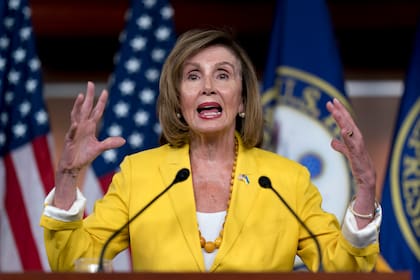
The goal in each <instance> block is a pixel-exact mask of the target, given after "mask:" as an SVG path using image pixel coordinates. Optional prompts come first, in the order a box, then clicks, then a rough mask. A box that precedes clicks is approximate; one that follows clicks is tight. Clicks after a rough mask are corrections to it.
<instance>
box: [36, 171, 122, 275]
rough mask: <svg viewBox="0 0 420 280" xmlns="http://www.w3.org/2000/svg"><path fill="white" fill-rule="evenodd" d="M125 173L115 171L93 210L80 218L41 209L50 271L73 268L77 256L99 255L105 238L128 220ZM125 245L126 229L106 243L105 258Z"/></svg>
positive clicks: (91, 256)
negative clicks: (61, 216) (83, 217)
mask: <svg viewBox="0 0 420 280" xmlns="http://www.w3.org/2000/svg"><path fill="white" fill-rule="evenodd" d="M128 164H129V163H125V164H124V165H128ZM122 170H123V168H122ZM127 177H128V176H127V174H125V173H124V172H119V173H117V174H116V175H115V176H114V178H113V180H112V183H111V185H110V186H109V189H108V191H107V193H106V195H105V196H104V197H103V198H102V199H99V200H98V201H96V203H95V209H94V212H93V213H92V214H91V215H89V216H88V217H87V218H85V219H83V220H82V219H80V218H78V219H66V218H64V219H62V218H60V216H58V217H57V216H56V215H51V214H49V213H51V211H46V209H45V210H44V213H43V215H42V217H41V220H40V225H41V226H42V227H43V228H44V242H45V248H46V251H47V255H48V261H49V264H50V267H51V270H52V271H72V270H74V262H75V260H77V259H78V258H81V257H86V258H94V257H99V255H100V253H101V250H102V248H103V245H104V243H105V242H106V240H107V239H108V238H109V237H110V236H111V235H112V234H113V233H114V232H115V231H116V230H118V229H119V228H120V227H121V226H122V225H123V224H125V222H126V221H127V220H128V210H127V209H128V208H127V195H128V194H127V193H128V190H127V189H128V188H127V186H126V185H125V183H126V182H127ZM122 186H124V187H122ZM47 207H52V206H48V205H45V208H47ZM127 247H128V230H127V229H124V230H123V231H122V232H121V234H119V235H118V236H117V237H116V238H115V239H114V240H113V242H111V243H110V244H109V247H108V248H107V250H106V254H105V258H107V259H112V258H113V257H114V256H115V255H116V254H118V253H119V252H121V251H122V250H124V249H125V248H127Z"/></svg>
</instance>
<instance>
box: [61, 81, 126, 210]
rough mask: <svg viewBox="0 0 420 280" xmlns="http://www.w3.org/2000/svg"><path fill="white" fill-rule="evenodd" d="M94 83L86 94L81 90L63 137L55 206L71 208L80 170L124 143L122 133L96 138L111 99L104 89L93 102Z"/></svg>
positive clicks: (88, 87) (89, 85)
mask: <svg viewBox="0 0 420 280" xmlns="http://www.w3.org/2000/svg"><path fill="white" fill-rule="evenodd" d="M94 97H95V85H94V84H93V83H92V82H88V84H87V89H86V94H85V95H84V94H82V93H80V94H79V95H78V96H77V98H76V101H75V102H74V105H73V109H72V111H71V116H70V120H71V124H70V128H69V130H68V131H67V133H66V135H65V139H64V148H63V151H62V154H61V157H60V159H59V162H58V166H57V170H56V177H55V179H56V182H55V184H56V191H55V196H54V202H53V203H54V206H56V207H58V208H62V209H69V208H70V206H71V205H72V204H73V202H74V200H75V199H76V183H77V177H78V175H79V172H80V170H81V169H82V168H84V167H85V166H87V165H88V164H90V163H91V162H92V161H93V160H94V159H95V158H96V157H97V156H99V155H100V154H101V153H102V152H104V151H106V150H108V149H114V148H118V147H120V146H122V145H124V143H125V140H124V139H123V138H122V137H108V138H106V139H104V140H103V141H99V140H98V139H97V138H96V132H97V126H98V123H99V121H100V119H101V117H102V114H103V112H104V109H105V105H106V102H107V100H108V92H107V91H106V90H103V91H102V93H101V95H100V96H99V99H98V101H97V103H96V105H95V106H93V105H94Z"/></svg>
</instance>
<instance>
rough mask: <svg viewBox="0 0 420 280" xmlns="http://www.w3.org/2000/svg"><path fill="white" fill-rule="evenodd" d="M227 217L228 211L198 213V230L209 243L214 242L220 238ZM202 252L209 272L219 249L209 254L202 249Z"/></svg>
mask: <svg viewBox="0 0 420 280" xmlns="http://www.w3.org/2000/svg"><path fill="white" fill-rule="evenodd" d="M225 216H226V211H221V212H214V213H204V212H197V220H198V228H199V229H200V232H201V236H203V237H204V238H205V239H206V240H207V241H214V240H215V239H216V238H217V237H218V236H219V233H220V230H221V229H222V226H223V222H224V221H225ZM201 251H202V252H203V256H204V266H205V267H206V270H207V271H208V270H210V267H211V265H212V264H213V261H214V258H215V257H216V254H217V252H218V249H216V250H214V251H213V252H212V253H207V252H206V251H205V250H204V249H201Z"/></svg>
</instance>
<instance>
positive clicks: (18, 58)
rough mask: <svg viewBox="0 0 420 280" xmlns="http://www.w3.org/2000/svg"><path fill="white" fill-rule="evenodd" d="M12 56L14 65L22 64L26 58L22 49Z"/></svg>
mask: <svg viewBox="0 0 420 280" xmlns="http://www.w3.org/2000/svg"><path fill="white" fill-rule="evenodd" d="M12 56H13V58H14V59H15V61H16V63H19V62H22V61H23V60H24V59H25V57H26V51H25V50H24V49H22V48H18V49H17V50H15V51H14V52H13V55H12Z"/></svg>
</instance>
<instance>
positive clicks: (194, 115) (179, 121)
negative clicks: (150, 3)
mask: <svg viewBox="0 0 420 280" xmlns="http://www.w3.org/2000/svg"><path fill="white" fill-rule="evenodd" d="M93 99H94V87H93V84H92V83H88V87H87V93H86V96H84V95H82V94H80V95H79V96H78V97H77V98H76V101H75V104H74V107H73V110H72V113H71V127H70V129H69V131H68V133H67V135H66V139H65V144H64V150H63V153H62V156H61V159H60V161H59V164H58V167H57V171H56V188H55V190H54V191H53V192H52V193H50V194H49V196H48V197H47V199H46V207H45V211H44V215H43V216H42V218H41V225H42V226H43V227H44V228H45V240H46V248H47V252H48V256H49V261H50V264H51V268H52V270H72V269H73V264H74V261H75V260H76V259H78V258H81V257H94V256H96V257H97V256H98V255H99V253H100V251H101V249H102V247H103V245H104V243H105V241H106V240H107V239H108V238H109V236H110V235H111V234H112V233H113V232H115V231H116V230H117V229H118V228H119V227H121V225H123V224H124V223H126V222H127V221H128V220H129V219H130V218H132V217H133V216H134V215H135V214H136V213H137V212H138V211H139V210H140V209H141V208H142V207H144V206H145V205H146V204H147V203H149V202H150V201H151V200H152V199H153V198H154V197H156V196H157V195H158V194H159V193H160V192H161V191H162V190H164V189H165V187H166V186H168V185H169V184H170V183H171V182H172V180H173V178H174V176H175V174H176V173H177V171H178V170H180V169H181V168H188V169H189V170H190V171H191V176H190V177H189V178H188V179H187V180H186V181H183V182H180V183H177V184H176V185H174V186H173V187H172V188H171V189H170V190H169V191H168V192H167V193H165V195H163V196H162V197H160V198H159V199H158V200H157V201H155V202H154V204H153V205H151V206H150V207H149V208H148V209H147V210H146V211H144V212H143V213H142V214H141V215H140V216H138V217H137V218H136V219H135V220H134V221H133V222H132V223H131V224H130V226H129V227H126V228H125V229H124V230H123V231H122V232H121V234H119V235H117V236H116V237H115V239H114V240H113V241H112V242H111V243H110V245H109V247H108V249H107V251H106V258H113V257H114V256H115V255H116V254H117V253H119V252H120V251H122V250H124V249H125V248H127V247H128V246H130V248H131V252H132V259H133V269H134V270H135V271H191V272H194V271H214V272H220V271H290V270H292V269H293V263H294V257H295V255H296V254H297V255H299V256H300V257H301V259H302V260H303V262H304V263H305V264H306V266H307V267H308V268H309V269H310V270H312V271H317V270H318V268H319V256H318V250H317V246H316V242H315V241H314V239H313V238H311V237H310V236H309V234H308V232H307V231H306V230H305V229H304V228H303V227H302V226H301V225H300V224H299V223H298V222H297V220H296V219H295V218H294V217H293V216H292V215H291V214H290V212H289V210H287V209H286V207H285V206H284V205H283V204H282V203H281V202H280V201H279V200H278V198H277V197H276V196H275V195H274V193H273V192H271V191H269V190H266V189H263V188H261V187H260V186H259V183H258V180H259V177H260V176H261V175H265V176H267V177H269V178H270V179H271V181H272V183H273V186H274V188H276V190H277V191H278V192H279V193H280V194H281V195H282V197H284V199H285V200H286V201H287V202H288V203H289V204H290V206H291V208H292V209H293V210H294V211H295V212H296V213H297V215H298V216H299V217H300V218H301V219H302V220H303V221H304V223H305V224H306V225H307V227H308V228H309V229H310V230H311V231H312V232H313V234H314V235H316V237H317V240H318V242H319V244H320V247H321V248H320V249H321V250H320V251H321V253H322V257H321V259H322V267H323V269H325V270H326V271H369V270H371V269H372V268H373V265H374V263H375V259H376V256H377V254H378V251H379V246H378V240H377V228H378V227H379V223H380V208H379V206H377V205H375V172H374V168H373V166H372V163H371V159H370V158H369V156H368V154H367V152H366V150H365V147H364V143H363V138H362V135H361V133H360V131H359V129H358V127H357V126H356V125H355V123H354V122H353V120H352V118H351V116H350V114H349V113H348V112H347V111H346V109H345V108H344V106H343V105H342V104H340V103H339V102H338V101H337V100H333V101H332V102H329V103H328V104H327V108H328V110H329V111H330V112H331V114H332V116H333V117H334V119H335V120H336V122H337V124H338V125H339V127H340V128H341V133H342V136H343V140H342V141H339V140H333V141H332V147H333V148H334V149H335V150H337V151H339V152H341V153H343V154H344V155H345V156H346V157H347V158H348V160H349V161H350V165H351V168H352V171H353V175H354V176H355V178H356V179H357V182H358V189H357V193H356V196H355V200H354V201H352V202H351V204H350V207H349V209H350V210H351V211H350V210H349V211H348V213H347V215H346V218H345V221H344V224H343V228H342V230H340V228H339V225H338V222H337V220H336V218H335V217H334V216H333V215H331V214H328V213H325V212H324V211H323V210H322V209H321V196H320V194H319V192H318V191H317V189H316V187H315V186H314V185H313V184H312V183H311V182H310V176H309V174H308V171H307V170H306V169H305V168H304V167H302V166H300V165H299V164H297V163H295V162H293V161H291V160H288V159H286V158H283V157H281V156H279V155H277V154H274V153H271V152H267V151H264V150H261V149H259V148H257V146H258V145H259V143H260V142H261V138H262V127H263V120H262V112H261V105H260V101H259V93H258V81H257V78H256V75H255V73H254V70H253V66H252V64H251V62H250V60H249V59H248V57H247V56H246V54H245V52H244V51H243V50H242V48H241V47H240V46H238V45H237V44H236V43H235V42H234V41H233V39H232V38H231V37H230V36H229V35H228V34H226V33H224V32H222V31H218V30H193V31H190V32H187V33H185V34H184V35H182V36H181V37H180V38H179V39H178V41H177V44H176V46H175V47H174V49H173V50H172V52H171V53H170V55H169V57H168V58H167V60H166V62H165V65H164V66H163V70H162V75H161V80H160V96H159V100H158V112H159V118H160V121H161V126H162V130H163V135H162V143H163V145H162V146H161V147H159V148H156V149H152V150H148V151H144V152H140V153H137V154H134V155H130V156H127V157H126V158H125V159H124V161H123V163H122V164H121V171H120V172H118V173H117V174H116V175H115V176H114V178H113V180H112V183H111V185H110V188H109V190H108V192H107V194H106V195H105V196H104V198H103V199H101V200H99V201H98V202H97V203H96V206H95V212H94V213H93V214H92V215H90V216H89V217H87V218H86V219H85V220H83V221H82V219H81V216H82V213H83V203H84V198H83V197H82V195H81V193H80V192H79V191H78V190H77V188H76V181H77V177H78V174H79V171H80V170H81V169H82V168H83V167H85V166H86V165H87V164H89V163H90V162H91V161H92V160H93V159H94V158H95V157H96V156H98V155H99V154H100V153H101V152H103V151H105V150H107V149H111V148H116V147H119V146H121V145H123V144H124V139H122V138H119V137H110V138H108V139H105V140H104V141H98V140H97V139H96V137H95V131H96V126H97V123H98V121H99V120H100V118H101V115H102V112H103V110H104V106H105V103H106V101H107V92H106V91H103V92H102V94H101V96H100V97H99V99H98V102H97V104H96V105H95V106H93ZM165 143H166V144H165ZM337 187H339V186H337ZM377 208H378V209H377Z"/></svg>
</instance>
